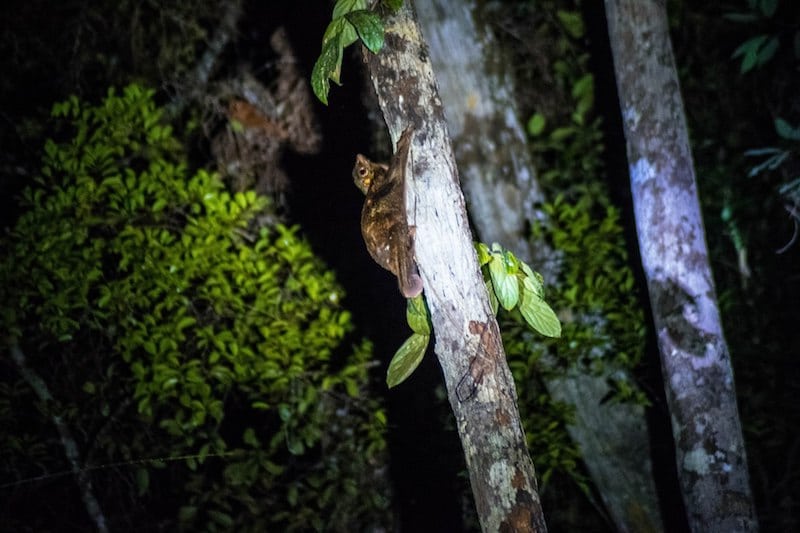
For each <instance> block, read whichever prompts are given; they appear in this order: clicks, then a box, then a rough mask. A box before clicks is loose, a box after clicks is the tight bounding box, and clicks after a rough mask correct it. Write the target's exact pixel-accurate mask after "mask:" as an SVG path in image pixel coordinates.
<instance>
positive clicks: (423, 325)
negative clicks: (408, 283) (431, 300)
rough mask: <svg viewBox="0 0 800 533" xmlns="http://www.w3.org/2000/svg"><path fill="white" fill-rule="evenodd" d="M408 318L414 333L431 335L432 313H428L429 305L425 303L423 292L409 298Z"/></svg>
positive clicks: (407, 306)
mask: <svg viewBox="0 0 800 533" xmlns="http://www.w3.org/2000/svg"><path fill="white" fill-rule="evenodd" d="M406 320H407V321H408V325H409V326H410V327H411V330H412V331H413V332H414V333H419V334H420V335H430V333H431V324H430V315H429V313H428V306H427V305H425V298H424V297H423V296H422V295H421V294H420V295H419V296H416V297H414V298H409V299H408V303H407V304H406Z"/></svg>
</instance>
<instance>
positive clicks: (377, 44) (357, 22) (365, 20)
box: [345, 10, 383, 54]
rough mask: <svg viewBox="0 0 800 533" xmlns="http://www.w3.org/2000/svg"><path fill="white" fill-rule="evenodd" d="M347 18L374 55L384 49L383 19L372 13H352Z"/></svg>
mask: <svg viewBox="0 0 800 533" xmlns="http://www.w3.org/2000/svg"><path fill="white" fill-rule="evenodd" d="M345 18H346V19H347V20H348V21H349V22H350V23H351V24H352V25H353V26H354V27H355V29H356V31H357V32H358V36H359V37H360V38H361V41H362V42H363V43H364V46H366V47H367V48H369V51H370V52H372V53H373V54H377V53H378V52H380V51H381V48H383V22H381V18H380V17H379V16H378V15H377V14H376V13H373V12H371V11H366V10H361V11H351V12H350V13H348V14H347V15H345Z"/></svg>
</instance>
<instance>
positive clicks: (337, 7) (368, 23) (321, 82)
mask: <svg viewBox="0 0 800 533" xmlns="http://www.w3.org/2000/svg"><path fill="white" fill-rule="evenodd" d="M383 4H385V5H386V6H387V7H388V8H389V9H392V10H396V9H398V8H399V7H400V6H401V5H402V0H387V1H384V2H383ZM331 18H332V20H331V22H330V24H328V27H327V28H326V29H325V34H324V35H323V36H322V52H320V55H319V58H318V59H317V61H316V63H314V68H313V70H312V71H311V88H312V89H313V90H314V94H315V95H316V96H317V98H319V100H320V101H321V102H322V103H323V104H326V105H327V104H328V92H329V91H330V82H331V80H333V81H334V82H335V83H336V84H337V85H341V81H340V78H341V74H342V55H343V53H344V49H345V48H347V47H348V46H350V45H351V44H353V43H354V42H356V41H358V40H360V41H361V42H362V43H363V44H364V46H366V47H367V49H368V50H369V51H370V52H372V53H373V54H377V53H378V52H380V50H381V48H383V21H382V20H381V17H380V16H379V15H378V13H376V12H375V11H373V10H371V9H368V2H367V0H336V4H334V6H333V15H332V17H331Z"/></svg>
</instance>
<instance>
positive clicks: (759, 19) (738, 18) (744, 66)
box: [724, 0, 800, 74]
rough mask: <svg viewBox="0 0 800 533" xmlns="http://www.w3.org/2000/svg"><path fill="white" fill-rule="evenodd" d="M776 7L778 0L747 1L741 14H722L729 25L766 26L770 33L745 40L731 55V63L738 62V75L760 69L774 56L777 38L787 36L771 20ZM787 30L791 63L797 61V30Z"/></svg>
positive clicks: (799, 47) (799, 46) (783, 28)
mask: <svg viewBox="0 0 800 533" xmlns="http://www.w3.org/2000/svg"><path fill="white" fill-rule="evenodd" d="M778 7H779V2H778V0H747V9H746V10H745V11H741V12H728V13H725V14H724V17H725V18H726V19H728V20H730V21H733V22H740V23H746V24H749V25H751V26H753V25H755V26H766V27H769V28H771V29H772V30H773V31H772V32H771V33H762V34H760V35H756V36H753V37H749V38H748V39H747V40H745V41H744V42H743V43H742V44H740V45H739V46H738V47H737V48H736V50H734V51H733V54H732V55H731V58H732V59H736V58H741V63H740V66H739V72H740V73H741V74H746V73H747V72H750V71H753V70H755V69H757V68H760V67H763V66H764V65H765V64H767V63H768V62H769V61H771V60H772V58H774V57H775V54H776V52H778V49H779V47H780V43H781V38H782V37H783V36H784V35H785V34H786V33H787V28H786V26H785V24H784V23H783V22H782V21H780V20H777V17H775V14H776V12H777V11H778ZM789 29H791V30H792V35H793V43H794V44H793V51H794V56H795V59H796V60H800V27H798V25H797V24H795V25H794V28H791V27H790V28H789Z"/></svg>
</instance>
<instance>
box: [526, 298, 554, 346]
mask: <svg viewBox="0 0 800 533" xmlns="http://www.w3.org/2000/svg"><path fill="white" fill-rule="evenodd" d="M524 296H525V297H524V298H523V300H522V304H521V305H520V306H519V310H520V312H521V313H522V317H523V318H524V319H525V322H527V323H528V324H529V325H530V326H531V327H532V328H533V329H535V330H536V331H538V332H539V333H541V334H542V335H544V336H545V337H560V336H561V322H560V321H559V320H558V317H557V316H556V314H555V312H553V310H552V309H551V308H550V306H549V305H547V303H546V302H545V301H544V300H542V299H541V298H537V297H535V296H533V297H532V296H531V294H530V293H528V292H526V293H525V295H524Z"/></svg>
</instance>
